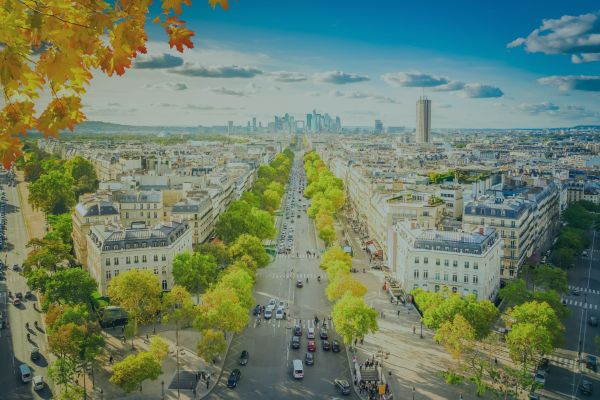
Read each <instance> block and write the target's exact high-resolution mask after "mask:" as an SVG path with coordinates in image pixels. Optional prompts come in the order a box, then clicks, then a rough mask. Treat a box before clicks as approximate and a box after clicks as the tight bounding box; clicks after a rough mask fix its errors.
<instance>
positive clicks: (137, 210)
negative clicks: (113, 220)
mask: <svg viewBox="0 0 600 400" xmlns="http://www.w3.org/2000/svg"><path fill="white" fill-rule="evenodd" d="M113 201H115V202H117V203H119V209H120V212H121V223H122V224H123V225H125V226H129V225H130V224H131V223H132V222H145V223H146V225H148V226H152V225H155V224H157V223H158V222H160V221H163V220H164V219H165V215H164V209H163V195H162V192H161V191H159V190H126V191H117V192H114V193H113Z"/></svg>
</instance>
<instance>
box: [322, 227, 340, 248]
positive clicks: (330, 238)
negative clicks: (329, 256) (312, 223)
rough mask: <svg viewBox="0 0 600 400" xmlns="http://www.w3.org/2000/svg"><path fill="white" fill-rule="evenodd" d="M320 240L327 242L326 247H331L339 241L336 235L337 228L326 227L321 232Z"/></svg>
mask: <svg viewBox="0 0 600 400" xmlns="http://www.w3.org/2000/svg"><path fill="white" fill-rule="evenodd" d="M319 239H321V240H323V242H325V246H326V247H329V246H331V245H332V244H334V243H335V240H336V239H337V235H336V233H335V228H334V227H333V226H332V225H326V226H324V227H322V228H321V229H320V230H319Z"/></svg>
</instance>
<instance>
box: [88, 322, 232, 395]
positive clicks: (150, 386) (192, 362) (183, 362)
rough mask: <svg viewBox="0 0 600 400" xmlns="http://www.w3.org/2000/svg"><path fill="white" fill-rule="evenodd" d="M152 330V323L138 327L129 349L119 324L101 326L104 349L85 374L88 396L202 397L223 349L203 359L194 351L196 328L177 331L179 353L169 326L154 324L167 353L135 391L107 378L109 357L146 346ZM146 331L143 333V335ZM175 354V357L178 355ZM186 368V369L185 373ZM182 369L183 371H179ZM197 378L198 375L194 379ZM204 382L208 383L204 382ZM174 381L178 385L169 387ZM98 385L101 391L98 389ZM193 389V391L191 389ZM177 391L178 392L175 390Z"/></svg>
mask: <svg viewBox="0 0 600 400" xmlns="http://www.w3.org/2000/svg"><path fill="white" fill-rule="evenodd" d="M153 332H154V326H153V325H146V326H142V327H140V331H139V334H138V335H137V336H136V338H135V339H134V340H133V345H134V348H135V349H134V350H133V351H132V350H131V340H128V341H127V342H123V340H122V339H121V338H122V332H121V328H120V327H117V328H115V329H114V330H112V329H110V328H109V329H105V330H104V331H103V333H104V335H105V339H106V346H105V350H106V351H105V352H104V354H103V355H102V356H101V358H100V359H99V360H98V361H99V365H100V368H99V369H98V368H97V367H96V369H95V370H94V371H93V372H92V373H88V374H87V376H86V388H87V392H88V398H91V399H101V400H103V399H107V400H108V399H127V400H142V399H152V400H155V399H156V400H159V399H160V400H162V399H183V400H188V399H189V400H191V399H202V398H204V397H206V396H207V395H208V394H209V393H210V392H211V391H212V389H213V388H214V387H215V385H216V384H217V383H218V382H219V378H220V375H221V373H222V370H223V364H224V362H225V358H226V355H227V353H225V354H223V355H222V357H221V358H220V359H219V360H218V362H217V363H216V364H212V363H206V362H205V361H204V360H203V359H202V358H200V357H198V356H197V355H196V350H195V348H196V343H197V341H198V338H199V336H200V334H199V332H198V331H197V330H195V329H193V328H187V329H182V330H180V331H179V354H177V352H176V348H177V347H176V345H175V343H176V338H175V336H176V333H175V330H173V329H172V327H168V326H160V325H157V326H156V335H158V336H160V337H162V338H163V339H165V340H166V342H167V343H168V345H169V354H168V356H167V357H166V359H165V361H164V362H163V364H162V373H161V375H160V376H159V377H158V378H157V379H156V380H152V381H151V380H146V381H144V382H143V383H142V387H141V390H140V391H139V392H133V393H128V394H127V393H125V392H123V391H122V390H121V389H120V388H119V387H117V386H116V385H114V384H112V383H110V382H109V379H110V377H111V375H112V365H111V364H110V362H109V357H110V356H112V357H113V364H115V363H117V362H119V361H121V360H123V359H124V358H125V357H127V356H128V355H131V354H134V353H135V352H139V351H145V350H147V349H148V344H149V341H147V340H146V337H148V339H151V338H152V336H153V335H154V334H153ZM146 335H147V336H146ZM227 339H228V346H227V348H228V349H229V344H230V343H231V339H232V336H231V335H229V337H228V338H227ZM178 356H179V357H178ZM177 358H179V371H180V377H181V379H180V381H179V384H177V374H176V373H177ZM184 371H187V372H189V373H186V372H184ZM182 372H183V374H182ZM197 372H198V373H200V374H201V373H202V372H203V373H204V374H205V376H208V379H202V376H201V375H200V374H199V376H198V377H196V373H197ZM198 378H199V379H198ZM207 383H208V384H207ZM79 384H80V385H82V386H83V377H80V378H79ZM172 384H174V385H176V386H179V387H180V389H179V390H177V388H176V387H173V388H170V386H171V385H172ZM101 388H102V391H101ZM194 389H195V393H194ZM178 392H179V393H178Z"/></svg>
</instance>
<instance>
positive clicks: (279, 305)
mask: <svg viewBox="0 0 600 400" xmlns="http://www.w3.org/2000/svg"><path fill="white" fill-rule="evenodd" d="M277 308H285V303H284V301H283V300H279V303H277Z"/></svg>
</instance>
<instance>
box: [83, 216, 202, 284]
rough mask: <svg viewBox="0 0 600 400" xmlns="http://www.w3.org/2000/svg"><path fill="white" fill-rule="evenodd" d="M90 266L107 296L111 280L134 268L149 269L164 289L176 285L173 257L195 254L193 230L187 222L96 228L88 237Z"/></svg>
mask: <svg viewBox="0 0 600 400" xmlns="http://www.w3.org/2000/svg"><path fill="white" fill-rule="evenodd" d="M87 241H88V244H87V256H88V262H87V267H88V271H89V273H90V275H91V276H92V277H93V278H94V279H96V282H98V290H99V291H100V293H101V294H106V288H107V286H108V283H109V282H110V280H111V279H112V278H114V277H115V276H117V275H119V273H121V272H126V271H129V270H131V269H132V268H137V269H148V270H150V271H152V272H153V273H154V275H156V277H157V279H158V280H159V282H160V284H161V287H162V289H163V290H170V289H171V287H172V286H173V274H172V270H171V267H172V265H173V258H174V257H175V256H176V255H177V254H179V253H182V252H184V251H192V231H191V230H190V228H189V225H188V222H187V221H181V222H179V221H170V222H163V223H161V224H159V225H157V226H155V227H153V228H150V227H147V226H146V225H145V224H144V223H143V222H139V223H132V226H131V228H123V227H121V226H117V225H95V226H92V227H91V228H90V231H89V234H88V236H87Z"/></svg>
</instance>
